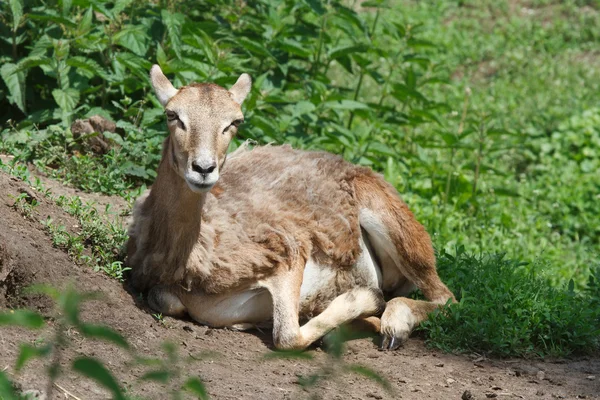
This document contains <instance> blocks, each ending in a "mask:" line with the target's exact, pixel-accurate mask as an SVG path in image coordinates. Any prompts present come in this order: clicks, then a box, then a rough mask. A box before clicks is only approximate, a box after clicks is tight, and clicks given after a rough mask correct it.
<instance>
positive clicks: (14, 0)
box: [8, 0, 23, 32]
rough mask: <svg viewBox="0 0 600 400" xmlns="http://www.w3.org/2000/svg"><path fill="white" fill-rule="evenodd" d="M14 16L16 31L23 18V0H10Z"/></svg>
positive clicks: (14, 30)
mask: <svg viewBox="0 0 600 400" xmlns="http://www.w3.org/2000/svg"><path fill="white" fill-rule="evenodd" d="M8 2H9V4H10V12H11V13H12V17H13V32H16V31H17V29H18V28H19V24H20V23H21V18H23V0H8Z"/></svg>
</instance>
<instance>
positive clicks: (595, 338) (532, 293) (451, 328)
mask: <svg viewBox="0 0 600 400" xmlns="http://www.w3.org/2000/svg"><path fill="white" fill-rule="evenodd" d="M524 267H525V265H524V264H523V263H522V262H518V261H513V260H507V259H505V258H504V256H502V255H495V256H481V257H475V256H472V255H468V254H466V253H465V252H464V249H462V248H459V249H458V250H457V253H456V254H455V255H450V254H447V253H442V254H441V255H440V257H439V269H440V274H441V275H442V276H443V277H444V278H445V279H446V281H447V283H448V285H449V287H450V288H451V290H454V293H456V295H457V300H458V304H452V305H450V306H449V307H447V308H445V309H443V310H441V311H440V312H438V313H435V314H433V315H432V316H431V318H430V319H429V320H428V321H426V322H425V323H423V324H422V326H421V329H422V330H424V331H425V332H426V333H427V336H428V339H427V340H428V342H429V343H430V344H431V345H432V346H434V347H438V348H441V349H444V350H446V351H463V352H464V351H476V352H483V353H485V354H489V355H497V356H509V355H515V354H516V355H520V356H526V355H539V356H546V355H552V356H565V355H569V354H571V353H590V352H591V353H593V352H595V351H597V350H598V349H600V340H599V338H600V309H599V308H598V307H595V306H594V305H595V302H597V293H596V294H595V295H592V296H590V295H588V294H585V293H576V292H575V291H574V283H573V281H570V283H569V284H568V286H567V287H557V288H554V287H551V286H549V285H548V281H547V279H544V278H543V275H542V276H540V275H538V274H537V273H536V269H529V270H528V269H526V268H524ZM590 288H593V291H594V293H595V292H596V291H597V284H596V283H595V281H594V283H591V284H590Z"/></svg>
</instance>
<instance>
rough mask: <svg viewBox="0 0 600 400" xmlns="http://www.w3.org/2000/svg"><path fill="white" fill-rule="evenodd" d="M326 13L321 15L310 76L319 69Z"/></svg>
mask: <svg viewBox="0 0 600 400" xmlns="http://www.w3.org/2000/svg"><path fill="white" fill-rule="evenodd" d="M325 6H326V7H327V6H329V1H328V2H327V4H326V5H325ZM327 15H329V14H327V13H325V15H323V17H322V18H321V29H320V30H319V45H318V47H317V55H316V56H315V61H314V62H313V65H312V67H311V76H312V77H314V76H315V74H316V73H317V72H318V70H319V64H320V60H321V51H323V33H324V32H325V24H326V23H327Z"/></svg>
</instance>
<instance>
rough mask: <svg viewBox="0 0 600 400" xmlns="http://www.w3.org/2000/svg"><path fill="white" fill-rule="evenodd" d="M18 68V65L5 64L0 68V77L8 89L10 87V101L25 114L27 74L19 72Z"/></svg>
mask: <svg viewBox="0 0 600 400" xmlns="http://www.w3.org/2000/svg"><path fill="white" fill-rule="evenodd" d="M17 68H18V67H17V65H16V64H13V63H5V64H4V65H3V66H2V68H0V75H2V80H4V83H5V84H6V87H8V92H9V93H10V97H9V100H10V101H11V103H14V104H16V105H17V107H19V109H20V110H21V111H23V113H25V112H26V110H25V74H24V73H23V72H22V71H17Z"/></svg>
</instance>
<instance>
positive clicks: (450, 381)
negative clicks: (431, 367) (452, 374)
mask: <svg viewBox="0 0 600 400" xmlns="http://www.w3.org/2000/svg"><path fill="white" fill-rule="evenodd" d="M454 382H456V381H455V380H454V379H452V378H448V379H446V383H447V384H448V385H452V384H453V383H454Z"/></svg>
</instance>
